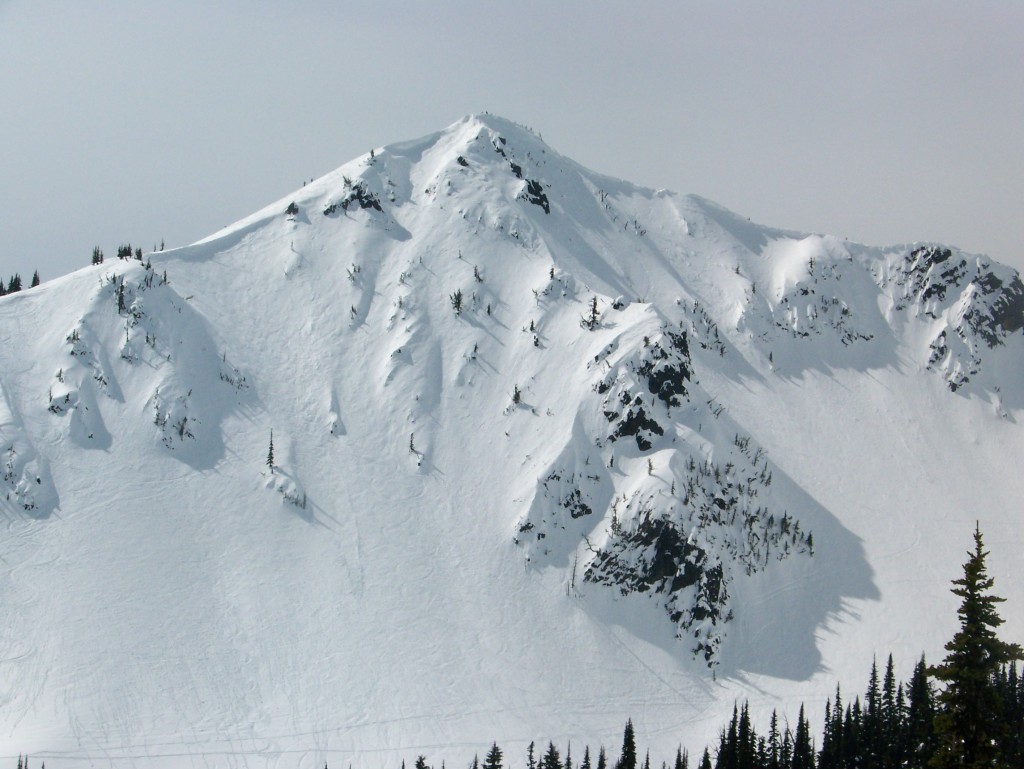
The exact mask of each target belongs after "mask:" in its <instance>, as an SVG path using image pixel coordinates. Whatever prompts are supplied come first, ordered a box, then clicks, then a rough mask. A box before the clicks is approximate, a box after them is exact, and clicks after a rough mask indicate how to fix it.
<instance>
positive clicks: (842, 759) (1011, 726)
mask: <svg viewBox="0 0 1024 769" xmlns="http://www.w3.org/2000/svg"><path fill="white" fill-rule="evenodd" d="M987 555H988V553H987V552H986V551H985V550H984V546H983V542H982V536H981V531H980V530H979V529H978V528H977V527H976V528H975V531H974V549H973V551H971V552H969V553H968V560H967V562H966V563H965V564H964V565H963V569H964V575H963V577H962V578H960V579H957V580H954V582H953V585H954V588H953V593H954V594H955V595H957V596H959V597H960V599H961V604H960V608H959V609H958V611H957V614H958V616H959V618H960V629H959V631H958V632H957V633H956V635H955V636H954V637H953V639H952V640H951V641H949V643H947V644H946V651H947V655H946V657H945V659H944V660H943V661H942V663H941V664H939V665H936V666H934V667H930V666H928V665H927V664H926V663H925V660H924V657H922V658H921V660H920V661H919V662H918V663H917V665H916V666H915V667H914V671H913V674H912V675H911V677H910V680H909V681H907V682H905V683H904V682H897V680H896V675H895V673H894V669H893V661H892V656H891V655H890V656H889V659H888V662H887V664H886V667H885V671H884V673H882V674H881V676H880V675H879V670H878V665H877V663H874V662H873V663H872V665H871V673H870V676H869V677H868V685H867V690H866V692H865V693H864V696H863V699H862V698H861V697H860V696H857V697H855V698H854V700H853V702H852V703H848V704H845V705H844V703H843V695H842V692H841V691H840V689H839V687H837V688H836V693H835V700H834V701H833V700H832V699H829V700H828V701H827V703H826V705H825V718H824V725H823V728H822V732H821V741H820V746H819V745H818V744H816V743H817V741H816V740H815V738H814V737H813V736H812V732H811V725H810V723H809V720H808V719H807V717H806V716H805V714H804V707H803V705H801V706H800V712H799V714H798V715H797V719H796V723H795V724H794V725H793V726H790V725H789V724H786V725H784V726H783V725H780V719H779V716H778V714H777V713H776V712H773V713H772V716H771V720H770V722H769V726H768V730H767V733H765V734H763V735H759V734H758V733H757V731H756V730H755V728H754V726H753V724H752V722H751V718H750V712H749V708H748V706H747V705H746V704H744V705H743V706H742V707H735V708H734V709H733V715H732V720H731V721H730V722H729V724H728V726H726V727H725V728H724V729H722V731H721V733H720V736H719V740H718V746H717V750H715V751H714V752H713V751H712V750H710V749H709V748H705V749H704V752H703V754H702V755H701V757H700V759H699V760H696V761H694V762H693V763H692V764H691V759H690V755H689V753H688V751H686V750H684V749H683V748H681V747H680V748H679V749H678V750H677V751H676V755H675V758H674V760H672V761H671V762H665V761H662V762H661V769H670V767H671V769H690V767H691V765H692V766H693V767H694V769H954V768H955V769H982V768H983V767H984V769H1017V768H1019V767H1024V680H1021V677H1020V674H1019V673H1018V669H1017V662H1016V661H1017V660H1019V659H1024V650H1022V649H1021V647H1020V646H1019V645H1017V644H1012V643H1006V642H1004V641H1002V640H1000V639H999V638H998V637H997V635H996V632H995V631H996V628H997V627H999V625H1001V624H1002V619H1001V618H1000V617H999V614H998V612H997V610H996V606H997V605H998V604H999V603H1001V602H1002V601H1003V600H1004V599H1002V598H999V597H997V596H995V595H993V594H992V593H991V592H990V591H991V588H992V585H993V580H992V578H991V577H989V576H988V574H987V570H986V566H985V558H986V556H987ZM403 769H404V766H403ZM416 769H429V767H428V766H427V763H426V757H425V756H420V757H419V758H418V759H417V760H416ZM471 769H480V762H479V760H478V759H477V758H474V759H473V763H472V764H471ZM483 769H503V764H502V753H501V750H500V749H499V748H498V746H497V744H494V745H492V747H491V749H490V752H488V754H487V757H486V759H485V760H484V762H483ZM526 769H651V759H650V754H649V753H648V754H646V755H645V757H644V759H643V761H642V762H640V761H639V759H638V751H637V747H636V737H635V732H634V728H633V724H632V722H631V721H627V723H626V728H625V731H624V734H623V740H622V750H621V752H620V754H619V758H618V759H617V760H616V761H615V762H614V763H613V764H612V765H611V766H609V762H608V759H607V758H606V755H605V750H604V748H603V747H602V748H601V749H600V750H599V752H598V754H597V759H596V761H595V762H594V763H593V764H592V762H591V755H590V748H589V747H585V748H584V751H583V758H582V759H581V760H580V762H579V763H578V764H575V763H574V762H573V759H572V756H571V754H570V748H568V747H567V748H566V751H565V757H564V758H563V757H562V756H561V754H560V753H559V750H558V748H557V747H556V746H555V745H554V744H553V743H550V742H549V743H548V746H547V750H546V751H545V752H544V754H543V755H542V756H541V757H540V758H537V757H536V756H535V749H534V744H533V743H530V747H529V748H528V750H527V755H526Z"/></svg>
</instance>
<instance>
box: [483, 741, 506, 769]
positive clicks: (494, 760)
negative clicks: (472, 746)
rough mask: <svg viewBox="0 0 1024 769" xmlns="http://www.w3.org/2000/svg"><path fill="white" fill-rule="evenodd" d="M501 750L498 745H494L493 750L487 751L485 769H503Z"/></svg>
mask: <svg viewBox="0 0 1024 769" xmlns="http://www.w3.org/2000/svg"><path fill="white" fill-rule="evenodd" d="M501 758H502V755H501V748H499V747H498V743H496V742H495V743H493V744H492V745H491V749H490V750H488V751H487V755H486V756H485V757H484V769H502V767H501Z"/></svg>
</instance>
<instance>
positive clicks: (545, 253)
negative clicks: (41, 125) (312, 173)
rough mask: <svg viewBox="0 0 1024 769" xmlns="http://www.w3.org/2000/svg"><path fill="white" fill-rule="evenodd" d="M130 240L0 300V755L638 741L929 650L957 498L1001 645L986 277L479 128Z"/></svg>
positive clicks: (997, 392)
mask: <svg viewBox="0 0 1024 769" xmlns="http://www.w3.org/2000/svg"><path fill="white" fill-rule="evenodd" d="M145 259H146V261H147V263H146V264H144V263H141V262H137V261H108V262H107V263H106V264H103V265H99V266H95V267H91V268H88V269H85V270H81V271H79V272H77V273H75V274H73V275H70V276H67V277H65V278H62V279H60V280H56V281H53V282H52V283H49V284H45V285H43V286H41V287H39V288H35V289H32V290H30V291H25V292H22V293H19V294H13V295H10V296H7V297H5V298H4V299H0V441H2V445H0V452H2V456H0V459H2V461H3V469H4V474H3V478H2V482H0V509H2V511H3V514H4V516H5V520H6V536H4V537H3V538H2V539H0V600H2V602H3V603H2V605H3V608H4V612H5V614H6V616H7V619H8V621H7V622H6V623H5V625H4V628H5V629H4V632H3V637H2V642H0V661H2V665H0V741H2V743H3V748H2V749H0V754H12V755H16V754H17V753H19V752H24V751H28V752H30V753H32V754H34V755H37V756H43V755H45V756H47V757H48V758H47V760H48V761H49V762H50V763H51V764H52V765H53V766H77V765H85V764H89V763H93V764H96V765H125V766H127V765H144V766H150V765H152V766H182V765H204V766H207V765H210V766H304V767H312V766H321V765H322V764H323V763H324V762H325V761H328V762H330V763H331V764H338V765H344V762H351V763H352V764H353V765H354V766H366V767H376V766H392V767H393V766H397V765H399V762H400V761H401V760H402V759H403V758H404V759H406V760H410V761H411V760H412V759H413V758H415V756H416V755H417V754H419V753H424V754H426V755H427V756H428V759H430V760H431V761H433V760H434V758H436V759H437V761H438V763H439V762H440V760H441V759H442V758H444V759H447V760H448V761H449V762H452V761H454V762H456V763H457V762H458V761H463V760H466V761H468V760H469V758H470V757H471V756H472V754H473V753H482V752H484V751H485V749H486V747H487V746H489V744H490V742H491V741H492V740H497V741H498V742H499V744H500V745H501V746H502V747H503V748H504V749H505V751H506V755H507V757H508V758H509V759H510V760H511V761H512V763H513V765H522V763H523V762H524V761H525V759H524V756H525V746H526V745H527V744H528V743H529V742H530V741H531V740H538V741H540V740H544V741H546V740H548V739H551V740H554V741H556V742H558V743H559V744H564V743H566V742H567V741H569V740H571V741H572V742H573V743H576V744H577V745H582V744H583V743H589V744H591V746H593V747H595V748H596V746H597V745H598V744H600V743H604V744H605V745H606V746H608V747H609V748H613V747H616V746H617V745H618V742H619V740H620V738H621V730H622V725H623V723H624V721H625V719H626V718H627V717H631V718H633V719H634V721H635V722H636V724H637V727H638V732H639V737H640V741H641V742H642V743H643V744H647V745H650V746H651V748H652V755H653V756H655V757H657V756H662V757H665V758H667V757H669V756H670V754H674V750H675V746H676V745H677V744H678V743H680V742H682V743H683V744H684V745H688V746H690V747H692V748H693V749H699V748H700V747H702V746H703V745H704V744H705V743H706V742H708V741H710V740H712V739H713V738H714V737H715V734H716V731H717V729H718V728H719V727H720V726H721V725H722V724H723V723H724V721H725V720H726V719H727V717H728V715H729V714H730V713H731V710H732V706H733V702H734V701H735V700H737V699H747V698H749V699H750V701H751V704H752V706H753V708H754V711H755V712H757V713H760V714H762V715H764V713H765V712H766V710H770V709H771V707H774V706H780V707H782V708H783V709H784V708H786V707H787V705H788V706H789V707H790V710H791V711H792V712H791V715H794V714H795V708H796V705H795V703H797V702H799V701H800V700H805V701H807V702H808V704H809V705H811V706H812V708H813V707H820V706H821V705H822V703H823V700H824V697H825V696H826V695H827V694H829V693H830V692H831V691H832V690H833V688H834V685H835V683H836V682H837V681H840V682H842V683H843V684H844V686H848V687H853V688H854V689H859V688H860V687H861V685H862V683H863V682H862V681H861V678H862V677H863V676H864V674H865V672H866V671H867V669H868V667H869V666H870V661H871V657H872V655H873V654H877V655H880V656H882V655H885V654H887V653H889V652H892V653H893V654H894V655H896V658H897V660H898V663H899V664H901V665H902V666H903V668H904V670H909V667H910V666H911V665H912V664H913V662H914V661H915V660H916V658H917V656H918V655H919V654H920V653H921V652H922V651H925V652H927V654H928V655H929V656H930V657H931V658H932V659H937V658H938V657H939V656H940V654H941V649H942V643H943V642H944V641H945V640H946V639H947V638H948V637H949V635H950V634H951V632H952V629H953V627H954V625H955V615H954V610H955V601H954V599H953V597H952V596H951V595H950V594H949V592H948V583H949V580H950V579H952V578H954V577H955V576H957V572H958V571H959V564H960V563H961V561H962V560H963V554H964V552H965V551H966V549H967V547H968V545H969V539H970V532H971V530H972V529H971V527H972V526H973V524H974V521H975V519H978V520H980V522H981V526H982V529H983V531H984V532H985V533H986V536H987V542H988V543H989V545H990V547H991V549H992V557H991V566H992V572H993V574H994V576H995V577H996V579H997V585H998V587H999V590H1000V592H1001V593H1002V594H1003V595H1005V596H1007V597H1008V598H1009V599H1010V602H1009V603H1008V604H1005V607H1006V611H1005V612H1004V616H1005V618H1006V619H1007V624H1006V626H1005V629H1006V635H1007V636H1008V637H1015V638H1017V639H1020V638H1021V637H1022V636H1024V611H1022V609H1021V607H1020V601H1021V600H1022V596H1021V593H1022V591H1021V586H1022V583H1021V580H1020V577H1019V575H1020V574H1021V565H1022V563H1021V552H1022V536H1021V534H1020V527H1019V525H1018V518H1019V502H1018V500H1019V499H1020V498H1021V496H1022V493H1024V483H1022V481H1021V480H1020V473H1019V472H1017V471H1016V464H1017V463H1018V461H1019V457H1020V456H1022V454H1024V431H1022V430H1021V428H1020V425H1019V421H1020V419H1021V418H1022V415H1024V402H1022V392H1024V389H1022V385H1024V381H1022V380H1024V359H1022V357H1021V353H1022V351H1024V349H1022V348H1024V336H1022V334H1021V326H1022V322H1024V287H1022V286H1021V283H1020V279H1019V277H1018V276H1017V275H1016V273H1014V272H1013V271H1012V270H1010V269H1008V268H1005V267H1002V266H1000V265H996V264H992V263H990V262H989V261H988V260H987V259H984V258H982V257H976V256H971V255H966V254H961V253H959V252H957V251H955V250H952V249H946V248H943V247H940V246H935V245H920V244H919V245H916V246H905V247H903V246H901V247H893V248H888V249H874V248H868V247H864V246H859V245H855V244H851V243H847V242H844V241H840V240H837V239H835V238H830V237H821V236H815V235H803V234H799V233H792V232H782V231H778V230H773V229H769V228H764V227H760V226H757V225H754V224H751V223H750V222H748V221H745V220H744V219H742V218H740V217H736V216H735V215H733V214H731V213H729V212H728V211H725V210H723V209H721V208H719V207H718V206H716V205H714V204H712V203H710V202H708V201H705V200H702V199H700V198H696V197H681V196H678V195H675V194H672V193H667V192H652V191H649V190H644V189H640V188H637V187H634V186H632V185H629V184H626V183H624V182H621V181H618V180H614V179H610V178H607V177H602V176H599V175H597V174H594V173H592V172H589V171H587V170H585V169H583V168H581V167H579V166H578V165H576V164H574V163H572V162H571V161H569V160H567V159H566V158H564V157H562V156H560V155H559V154H557V153H556V152H555V151H553V150H552V149H550V148H548V147H547V146H546V145H545V144H544V143H543V142H542V141H540V140H539V139H538V138H537V137H535V136H534V135H532V134H531V133H529V132H528V131H525V130H524V129H522V128H519V127H517V126H516V125H514V124H512V123H509V122H507V121H505V120H502V119H499V118H496V117H493V116H473V117H469V118H466V119H464V120H462V121H460V122H459V123H456V124H455V125H453V126H451V127H450V128H448V129H447V130H445V131H443V132H440V133H438V134H435V135H433V136H429V137H426V138H424V139H422V140H419V141H415V142H410V143H407V144H400V145H393V146H390V147H386V148H382V149H378V150H376V151H375V152H373V153H371V154H368V155H367V156H365V157H363V158H360V159H358V160H356V161H353V162H352V163H350V164H348V165H346V166H344V167H342V168H341V169H339V170H338V171H336V172H334V173H332V174H329V175H327V176H325V177H323V178H322V179H319V180H317V181H315V182H313V183H311V184H308V185H306V186H304V187H303V188H302V189H301V190H299V191H297V192H296V193H295V194H294V195H293V196H289V197H287V198H284V199H282V200H281V201H278V202H276V203H274V204H272V205H270V206H268V207H267V208H266V209H265V210H263V211H261V212H259V213H257V214H255V215H253V216H252V217H250V218H249V219H246V220H244V221H242V222H239V223H238V224H237V225H234V226H232V227H229V228H226V229H225V230H223V231H221V232H219V233H216V234H215V235H213V236H212V237H210V238H208V239H206V240H205V241H202V242H200V243H197V244H195V245H193V246H190V247H188V248H183V249H178V250H175V251H169V252H163V253H158V254H152V255H146V256H145ZM271 434H272V435H273V459H274V463H273V464H274V468H273V471H271V468H270V467H269V466H268V463H267V460H268V453H269V450H270V442H271Z"/></svg>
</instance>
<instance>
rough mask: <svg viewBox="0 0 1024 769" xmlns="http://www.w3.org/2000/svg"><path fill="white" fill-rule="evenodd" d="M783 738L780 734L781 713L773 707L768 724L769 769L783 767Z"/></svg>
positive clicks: (780, 768)
mask: <svg viewBox="0 0 1024 769" xmlns="http://www.w3.org/2000/svg"><path fill="white" fill-rule="evenodd" d="M781 750H782V739H781V737H780V736H779V714H778V713H777V712H776V711H775V710H774V709H773V710H772V720H771V722H770V723H769V726H768V763H767V764H766V767H767V769H782V763H781Z"/></svg>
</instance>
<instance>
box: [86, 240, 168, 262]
mask: <svg viewBox="0 0 1024 769" xmlns="http://www.w3.org/2000/svg"><path fill="white" fill-rule="evenodd" d="M153 250H154V251H156V250H157V247H156V246H153ZM159 250H160V251H163V250H164V242H163V241H162V240H161V241H160V249H159ZM117 258H118V259H132V258H134V259H135V260H136V261H139V262H141V261H142V249H141V248H135V249H134V250H133V249H132V244H131V243H122V244H121V245H119V246H118V247H117ZM92 263H93V264H103V249H101V248H100V247H99V246H94V247H93V249H92Z"/></svg>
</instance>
